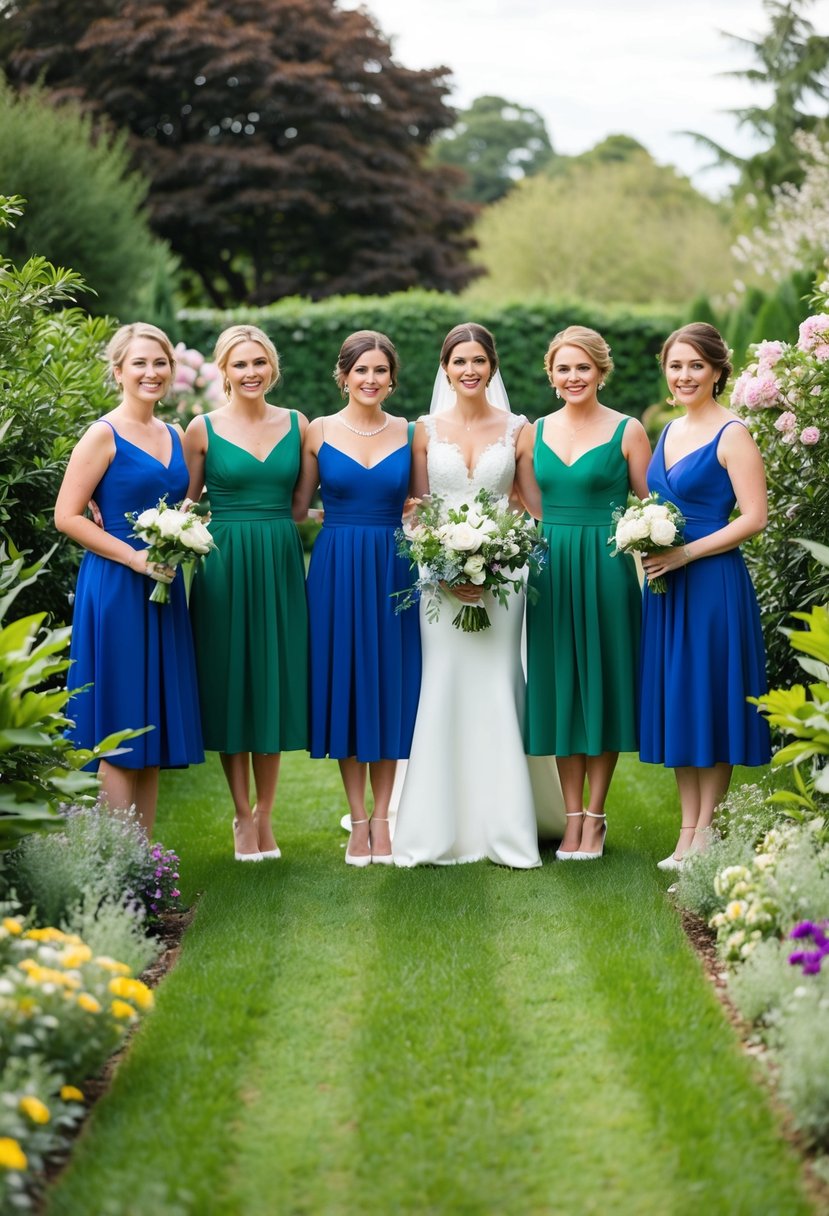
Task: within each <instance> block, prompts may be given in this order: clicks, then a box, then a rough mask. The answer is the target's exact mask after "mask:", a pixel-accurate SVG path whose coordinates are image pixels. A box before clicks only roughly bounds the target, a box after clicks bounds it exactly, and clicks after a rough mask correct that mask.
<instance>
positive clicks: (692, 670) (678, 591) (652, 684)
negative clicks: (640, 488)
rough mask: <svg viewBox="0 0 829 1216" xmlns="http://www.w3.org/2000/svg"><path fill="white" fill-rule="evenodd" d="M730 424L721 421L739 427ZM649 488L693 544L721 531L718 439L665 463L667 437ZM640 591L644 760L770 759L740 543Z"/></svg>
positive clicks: (726, 508)
mask: <svg viewBox="0 0 829 1216" xmlns="http://www.w3.org/2000/svg"><path fill="white" fill-rule="evenodd" d="M741 425H742V423H739V422H727V423H726V424H725V426H726V427H727V426H741ZM668 429H669V427H666V428H665V430H664V431H663V432H662V434H661V435H660V437H659V442H658V443H657V445H656V450H655V451H654V454H653V458H652V460H651V463H650V467H649V469H648V489H649V490H650V491H651V492H656V493H658V494H660V495H661V496H662V497H663V498H664V499H666V500H668V501H670V502H674V503H676V505H677V506H678V507H679V509H680V511H681V512H682V514H683V515H684V516H685V520H686V524H685V540H686V542H687V543H689V544H690V543H691V542H693V541H695V540H699V539H700V537H702V536H708V535H709V534H710V533H711V532H716V531H718V530H719V529H720V528H723V527H725V525H726V524H727V523H728V520H729V516H730V515H731V512H732V511H733V510H734V506H735V501H736V500H735V496H734V489H733V487H732V485H731V479H730V478H729V476H728V472H727V471H726V470H725V469H724V468H723V466H722V465H721V464H720V462H719V460H718V459H717V446H718V444H719V440H720V436H721V435H722V432H723V430H725V427H723V428H722V429H721V430H720V431H719V432H718V434H717V435H715V436H714V438H713V439H712V440H711V441H710V443H707V444H704V445H703V446H702V447H701V448H697V449H696V450H695V451H693V452H689V453H688V455H687V456H683V457H682V458H681V459H680V460H678V461H676V463H675V464H673V465H672V466H671V468H670V469H666V468H665V436H666V434H667V433H668ZM667 582H668V589H667V591H666V592H665V593H664V594H663V595H655V594H654V593H653V592H652V591H651V590H650V589H649V588H647V587H646V588H645V592H644V612H643V621H642V681H641V747H640V756H641V759H642V760H646V761H648V762H649V763H652V764H664V765H666V766H668V767H670V768H676V767H681V766H685V765H687V766H690V767H695V768H709V767H710V766H711V765H713V764H718V763H723V764H746V765H753V764H766V763H768V760H769V757H770V737H769V728H768V724H767V722H766V720H765V718H763V717H761V715H760V714H759V713H758V711H757V707H756V706H754V705H749V704H748V703H747V702H746V697H750V696H754V697H758V696H761V695H762V694H763V693H764V692H765V691H766V689H767V685H766V656H765V650H764V647H763V634H762V630H761V627H760V610H759V608H758V606H757V597H756V595H755V593H754V587H753V586H752V583H751V579H750V577H749V574H748V571H747V570H746V566H745V562H744V560H743V555H742V554H741V552H740V550H739V549H730V550H729V551H728V552H727V553H717V554H716V555H714V556H713V557H703V558H700V559H699V560H696V561H692V562H690V563H689V564H688V565H687V566H683V567H680V568H679V569H678V570H674V571H672V572H671V573H670V574H669V575H668V576H667Z"/></svg>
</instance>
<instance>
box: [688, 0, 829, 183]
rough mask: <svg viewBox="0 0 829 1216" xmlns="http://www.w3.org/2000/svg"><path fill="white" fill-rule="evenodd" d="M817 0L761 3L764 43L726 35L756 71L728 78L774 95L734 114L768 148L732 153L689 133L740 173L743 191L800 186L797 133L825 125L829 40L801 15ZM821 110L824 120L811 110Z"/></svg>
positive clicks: (744, 70) (746, 70)
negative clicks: (765, 16)
mask: <svg viewBox="0 0 829 1216" xmlns="http://www.w3.org/2000/svg"><path fill="white" fill-rule="evenodd" d="M812 3H813V0H763V8H764V9H765V10H766V12H767V14H768V17H769V28H768V30H767V32H766V33H765V34H764V35H763V36H762V37H760V38H757V39H752V38H745V37H742V36H741V35H739V34H729V33H725V31H723V32H724V35H725V37H726V38H730V39H731V41H732V42H736V43H737V44H738V45H740V46H742V47H744V48H746V49H747V50H749V51H750V52H751V54H752V56H753V58H754V60H755V66H754V67H750V68H742V69H739V70H737V71H733V72H727V73H726V75H728V76H733V77H735V78H737V79H738V80H745V81H747V82H748V83H749V84H751V85H758V86H760V87H761V88H762V89H764V90H765V92H766V93H767V94H770V95H771V100H770V102H769V103H768V104H767V105H765V106H763V105H753V106H745V107H743V108H741V109H736V110H731V111H729V113H732V114H734V115H735V117H736V118H737V121H738V122H739V124H740V126H741V127H748V128H749V129H750V130H752V131H754V132H755V133H756V134H757V135H758V136H760V138H761V139H763V140H767V141H769V142H768V145H767V146H766V147H765V148H764V149H763V150H762V151H761V152H756V153H754V154H753V155H752V156H747V157H742V156H738V155H736V153H734V152H729V151H728V150H727V149H726V148H724V147H722V145H721V144H718V143H716V142H715V141H714V140H713V139H709V138H708V136H706V135H701V134H700V133H699V132H695V131H688V132H685V134H687V135H690V136H691V137H692V138H693V139H695V140H697V142H698V143H701V144H703V145H704V146H705V147H707V148H708V149H709V150H710V151H711V152H713V153H714V156H715V158H716V163H717V164H724V165H733V166H734V167H736V168H737V169H739V171H740V182H739V188H740V190H742V191H749V192H754V191H760V192H761V193H763V194H764V195H768V194H770V193H771V189H772V187H773V186H775V185H780V184H781V183H783V182H794V183H795V184H799V183H800V182H801V181H802V180H803V167H802V165H801V163H800V157H799V153H798V150H797V148H796V147H795V145H794V143H793V136H794V134H795V132H796V131H813V130H815V129H817V128H819V127H820V125H821V124H823V123H825V120H826V108H825V103H826V101H827V99H829V34H819V33H818V32H817V31H816V29H815V27H814V26H813V25H812V23H811V22H810V21H808V20H807V19H806V17H805V16H804V15H803V10H805V9H806V8H807V7H808V6H809V5H811V4H812ZM815 105H819V106H821V108H822V109H823V113H822V114H814V113H812V112H811V107H814V106H815Z"/></svg>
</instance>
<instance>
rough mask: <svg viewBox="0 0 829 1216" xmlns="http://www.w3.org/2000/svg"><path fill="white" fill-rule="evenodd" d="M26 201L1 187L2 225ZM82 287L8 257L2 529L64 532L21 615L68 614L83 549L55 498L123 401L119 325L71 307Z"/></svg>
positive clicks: (1, 268) (24, 545) (0, 291)
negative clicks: (108, 362) (110, 364)
mask: <svg viewBox="0 0 829 1216" xmlns="http://www.w3.org/2000/svg"><path fill="white" fill-rule="evenodd" d="M21 204H22V200H20V199H14V198H4V197H2V196H0V233H2V232H3V230H4V229H6V230H7V229H8V228H9V227H10V226H11V224H12V223H13V222H14V219H15V217H16V216H18V215H19V214H20V213H21V210H22V207H21ZM82 287H83V280H82V279H81V277H80V276H79V275H77V274H75V273H73V272H72V271H69V270H58V269H56V268H55V267H54V266H53V265H52V264H51V263H49V262H47V261H46V260H45V259H44V258H42V257H33V258H30V259H29V261H28V262H26V263H25V264H24V265H23V266H22V267H21V268H20V269H17V268H16V267H15V266H14V265H13V264H12V263H11V262H10V261H9V260H7V259H6V258H3V257H0V534H5V536H6V537H7V539H8V540H9V541H11V542H14V545H15V546H16V549H17V550H19V551H20V552H21V553H24V554H26V553H28V554H32V553H40V552H42V550H43V538H44V536H49V537H54V538H55V539H56V540H57V545H56V548H55V552H54V555H53V556H52V559H51V562H50V565H49V571H48V574H47V575H46V576H44V578H43V579H42V580H41V582H40V584H39V585H38V588H37V591H36V592H30V591H29V590H24V592H23V593H22V594H21V596H20V598H19V600H18V602H17V604H16V610H17V612H18V613H19V615H21V616H24V615H26V614H27V613H32V612H35V611H40V610H43V611H46V612H48V613H50V614H51V615H52V617H53V618H54V620H56V621H63V620H66V618H67V615H68V612H69V607H70V601H69V595H70V593H71V589H72V588H74V585H75V573H76V571H77V567H78V562H79V561H80V551H79V549H78V547H77V545H74V544H72V543H71V542H70V541H69V540H68V538H66V537H63V536H61V537H56V534H55V531H54V527H53V524H52V513H53V508H54V505H55V499H56V498H57V494H58V489H59V488H60V483H61V480H62V479H63V473H64V469H65V467H66V461H67V459H68V457H69V453H70V451H71V450H72V448H73V447H74V445H75V443H76V442H77V440H78V438H79V437H80V435H81V433H82V432H83V431H84V430H85V429H86V427H87V426H88V425H89V424H90V423H91V422H93V421H94V420H95V419H96V418H99V417H100V416H101V414H105V413H106V412H107V411H108V410H110V409H112V407H113V406H114V405H115V403H116V400H117V398H116V395H115V392H114V386H113V385H110V384H109V383H108V382H107V369H106V366H105V364H104V362H103V360H102V358H101V355H102V352H103V348H104V346H105V344H106V342H107V340H108V338H109V337H110V335H111V333H112V330H113V328H114V326H113V324H112V323H111V322H110V321H107V320H105V319H103V318H101V317H89V316H87V315H86V314H85V313H83V312H81V310H80V309H77V308H70V307H66V306H67V305H68V304H70V303H71V302H72V300H73V299H74V298H75V296H76V295H77V293H78V292H79V291H80V290H81V288H82ZM56 306H61V310H60V311H56Z"/></svg>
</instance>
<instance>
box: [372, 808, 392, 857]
mask: <svg viewBox="0 0 829 1216" xmlns="http://www.w3.org/2000/svg"><path fill="white" fill-rule="evenodd" d="M375 820H376V821H377V823H388V821H389V819H388V815H387V816H386V818H385V819H382V818H381V817H380V816H379V815H372V817H371V822H372V823H374V822H375ZM371 864H372V865H375V866H393V865H394V857H393V856H392V854H391V853H372V855H371Z"/></svg>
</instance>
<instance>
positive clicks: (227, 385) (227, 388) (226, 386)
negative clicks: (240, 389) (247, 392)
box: [223, 380, 233, 401]
mask: <svg viewBox="0 0 829 1216" xmlns="http://www.w3.org/2000/svg"><path fill="white" fill-rule="evenodd" d="M223 387H224V390H225V396H226V397H227V399H228V401H229V400H230V395H231V392H232V391H233V390H232V389H231V387H230V381H229V380H225V382H224V386H223Z"/></svg>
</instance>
